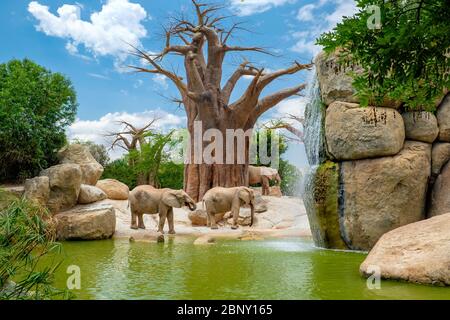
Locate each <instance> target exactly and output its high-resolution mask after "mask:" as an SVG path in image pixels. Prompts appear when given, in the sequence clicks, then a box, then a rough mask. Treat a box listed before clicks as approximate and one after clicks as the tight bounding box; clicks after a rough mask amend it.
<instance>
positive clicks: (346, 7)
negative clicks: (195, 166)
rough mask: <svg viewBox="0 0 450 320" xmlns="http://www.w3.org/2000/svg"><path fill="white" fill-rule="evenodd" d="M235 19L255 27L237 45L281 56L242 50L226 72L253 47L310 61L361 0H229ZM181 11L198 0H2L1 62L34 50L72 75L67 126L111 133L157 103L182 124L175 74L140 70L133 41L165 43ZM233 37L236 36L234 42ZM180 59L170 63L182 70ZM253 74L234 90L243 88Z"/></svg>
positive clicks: (295, 107)
mask: <svg viewBox="0 0 450 320" xmlns="http://www.w3.org/2000/svg"><path fill="white" fill-rule="evenodd" d="M222 3H225V4H226V9H225V12H224V13H225V14H227V15H228V14H234V15H235V17H234V18H232V21H245V22H246V23H245V25H244V26H245V28H247V29H249V30H251V33H249V32H245V31H242V32H239V33H238V34H237V36H236V37H235V38H234V39H232V40H233V44H236V45H252V46H253V45H257V46H263V47H267V48H269V49H270V50H271V51H273V52H275V53H276V54H277V56H276V57H272V56H267V55H262V54H246V55H242V54H235V55H231V56H229V57H228V59H227V60H226V64H225V65H224V78H225V79H226V77H227V75H229V74H230V73H231V72H233V70H234V68H236V65H238V64H239V62H240V61H241V60H242V59H243V58H244V57H245V58H248V59H249V60H251V61H252V62H253V63H254V64H255V65H258V66H264V67H265V68H266V70H277V69H280V68H285V67H287V66H289V65H290V63H292V62H293V61H294V60H297V61H299V62H308V61H311V60H312V58H313V56H314V55H315V54H316V53H317V52H318V51H319V50H320V48H318V47H317V46H315V45H314V39H315V38H316V37H317V36H318V35H319V34H320V33H321V32H323V31H327V30H330V29H331V28H332V27H333V26H334V25H335V24H336V23H337V22H338V21H340V19H341V17H342V16H343V15H351V14H352V13H353V12H354V10H355V6H354V1H353V0H317V1H313V0H223V1H222ZM177 12H185V13H186V14H188V15H190V14H191V13H192V11H191V1H190V0H168V1H156V0H155V1H154V0H103V1H100V0H89V1H86V0H78V1H73V0H37V1H30V0H4V1H1V4H0V39H1V43H2V48H1V50H0V62H6V61H8V60H10V59H13V58H17V59H23V58H30V59H32V60H34V61H35V62H37V63H39V64H41V65H43V66H45V67H47V68H49V69H50V70H52V71H55V72H61V73H63V74H65V75H67V76H68V77H69V78H70V79H71V80H72V82H73V84H74V87H75V89H76V91H77V94H78V102H79V109H78V119H77V122H76V123H75V124H74V125H73V126H72V127H71V128H70V129H69V130H68V133H69V135H70V137H71V138H74V137H79V138H82V139H90V140H94V141H96V142H100V143H105V141H104V138H103V137H102V133H104V132H105V131H109V130H113V129H114V128H115V126H116V124H115V123H114V121H116V120H119V119H124V120H129V121H133V122H137V123H138V124H139V123H144V122H145V121H146V120H147V119H148V118H150V117H152V116H153V115H154V114H155V113H158V114H159V115H160V116H163V120H162V121H161V127H162V128H167V127H183V126H184V125H185V118H184V116H185V115H184V112H183V110H182V109H180V108H178V106H177V105H175V104H173V103H171V102H169V101H168V99H167V97H173V96H177V91H176V89H175V88H174V87H173V86H172V84H171V83H170V82H169V81H168V80H166V79H164V78H161V77H154V76H152V75H144V74H133V73H130V72H129V70H128V69H127V68H126V65H127V64H130V63H131V64H132V63H136V61H133V60H132V59H131V58H130V57H129V56H128V55H127V52H126V51H127V49H128V47H127V44H126V43H132V44H134V45H136V46H139V47H142V48H145V49H146V50H148V51H152V52H158V51H159V50H160V49H161V48H162V46H163V45H164V39H163V37H162V36H161V32H162V26H163V25H164V24H166V22H167V19H168V17H170V16H173V15H174V14H175V13H177ZM230 43H231V42H230ZM180 62H181V60H180V59H179V58H178V57H171V58H169V59H168V60H167V62H166V64H167V65H171V66H173V67H174V68H178V67H179V68H180V70H182V65H181V64H180ZM308 77H309V75H308V74H307V73H302V74H297V75H294V76H289V77H285V78H284V79H283V80H280V81H278V82H277V83H274V84H273V85H272V86H271V87H270V88H269V89H268V90H267V91H266V93H270V92H272V91H275V90H279V89H282V88H284V87H289V86H292V85H296V84H299V83H302V82H305V81H306V80H307V79H308ZM248 83H249V79H242V80H241V81H240V83H239V85H238V87H237V89H236V91H235V94H234V98H237V97H239V95H240V94H241V93H242V92H243V90H244V89H245V88H246V86H247V85H248ZM304 103H305V99H304V98H301V97H295V98H291V99H289V100H287V101H284V102H282V103H281V104H280V105H279V106H278V107H276V108H275V109H274V110H272V111H270V112H268V113H267V114H265V115H264V118H266V119H268V118H272V117H280V116H282V115H283V114H285V113H296V114H299V113H301V112H302V110H303V109H302V108H303V106H304ZM288 158H289V159H290V160H292V161H293V162H295V163H296V164H298V165H300V166H302V165H304V163H305V159H304V152H303V150H302V146H292V147H291V151H290V152H289V155H288Z"/></svg>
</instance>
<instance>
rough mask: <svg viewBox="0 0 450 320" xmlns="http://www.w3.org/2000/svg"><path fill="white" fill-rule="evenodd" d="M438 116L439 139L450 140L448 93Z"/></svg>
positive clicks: (439, 108)
mask: <svg viewBox="0 0 450 320" xmlns="http://www.w3.org/2000/svg"><path fill="white" fill-rule="evenodd" d="M436 116H437V120H438V124H439V140H440V141H443V142H450V94H447V96H446V97H445V98H444V100H443V101H442V103H441V105H440V106H439V107H438V109H437V113H436Z"/></svg>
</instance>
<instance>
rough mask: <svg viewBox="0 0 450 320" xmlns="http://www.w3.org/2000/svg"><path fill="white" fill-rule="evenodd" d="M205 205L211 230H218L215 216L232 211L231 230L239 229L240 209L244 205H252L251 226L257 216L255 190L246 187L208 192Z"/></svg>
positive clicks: (204, 199)
mask: <svg viewBox="0 0 450 320" xmlns="http://www.w3.org/2000/svg"><path fill="white" fill-rule="evenodd" d="M203 203H204V205H205V206H206V208H205V209H206V212H207V219H208V227H211V229H218V227H217V224H216V219H215V215H216V214H217V213H226V212H228V211H230V210H231V213H232V216H233V225H232V226H231V229H237V228H238V224H237V221H238V218H239V209H240V207H241V206H242V205H250V209H251V222H250V226H252V225H253V217H254V214H255V194H254V191H253V189H250V188H246V187H235V188H222V187H216V188H213V189H211V190H209V191H208V192H206V194H205V195H204V197H203Z"/></svg>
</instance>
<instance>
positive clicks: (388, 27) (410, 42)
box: [317, 0, 450, 110]
mask: <svg viewBox="0 0 450 320" xmlns="http://www.w3.org/2000/svg"><path fill="white" fill-rule="evenodd" d="M356 3H357V5H358V7H359V8H360V10H359V12H358V13H357V14H356V15H355V16H353V17H345V18H344V19H343V21H342V23H340V24H338V25H337V27H336V28H335V29H334V30H333V31H331V32H327V33H324V34H323V35H322V36H321V37H320V38H319V39H318V40H317V43H318V44H320V45H322V46H324V48H325V51H326V52H333V51H335V50H336V49H338V50H340V52H341V57H342V58H343V60H345V58H346V57H347V56H350V57H351V60H352V61H354V62H356V63H358V64H360V65H362V66H363V67H364V68H365V69H366V71H365V73H364V74H363V75H361V76H357V77H355V81H354V86H355V88H356V89H357V91H358V95H359V97H360V98H361V102H362V104H363V105H367V104H368V102H369V99H370V97H371V96H375V98H376V102H378V103H379V102H381V101H382V100H383V98H384V97H385V96H386V97H389V98H392V99H396V100H400V101H402V102H405V104H406V106H407V107H409V108H411V109H423V108H426V109H429V110H432V109H434V108H435V103H436V99H437V98H439V97H442V93H443V89H444V88H448V87H450V76H449V74H450V73H449V70H450V54H449V53H450V52H449V50H450V49H449V48H450V37H449V34H450V24H449V21H450V5H449V1H448V0H434V1H424V0H422V1H394V0H389V1H386V0H356ZM368 6H377V7H378V8H380V13H381V21H380V22H381V27H380V28H379V29H370V28H368V24H367V23H368V22H373V17H372V15H373V13H374V12H373V11H371V10H367V7H368Z"/></svg>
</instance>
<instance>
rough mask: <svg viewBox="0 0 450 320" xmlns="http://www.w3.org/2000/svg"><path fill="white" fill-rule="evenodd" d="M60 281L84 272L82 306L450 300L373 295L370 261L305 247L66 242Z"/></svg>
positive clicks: (397, 289) (436, 290) (431, 295)
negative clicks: (363, 269)
mask: <svg viewBox="0 0 450 320" xmlns="http://www.w3.org/2000/svg"><path fill="white" fill-rule="evenodd" d="M63 252H64V253H63V255H64V257H65V261H64V264H63V265H62V266H61V268H60V269H59V271H58V273H57V275H56V282H57V285H58V286H59V287H65V285H66V281H67V278H68V276H69V274H67V272H66V271H67V267H68V266H70V265H77V266H79V267H80V270H81V290H74V291H73V292H74V293H75V294H76V297H77V298H78V299H450V289H449V288H440V287H430V286H420V285H414V284H407V283H401V282H395V281H382V283H381V289H377V290H369V289H368V288H367V285H366V280H365V279H363V278H361V277H360V275H359V273H358V268H359V265H360V263H361V262H362V261H363V260H364V258H365V254H362V253H352V252H337V251H328V250H321V249H317V248H315V247H314V246H313V244H312V242H310V241H307V240H301V239H275V240H265V241H229V240H227V241H221V242H219V243H217V244H215V245H210V246H194V245H193V239H187V238H175V239H169V241H166V243H165V244H155V243H129V242H128V241H126V240H108V241H94V242H66V243H64V244H63Z"/></svg>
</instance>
